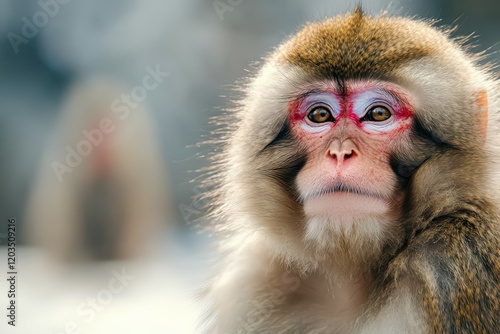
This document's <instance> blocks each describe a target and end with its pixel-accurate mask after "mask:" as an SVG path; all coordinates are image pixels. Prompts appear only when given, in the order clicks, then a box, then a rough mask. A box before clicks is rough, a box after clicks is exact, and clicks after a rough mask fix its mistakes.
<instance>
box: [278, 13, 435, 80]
mask: <svg viewBox="0 0 500 334" xmlns="http://www.w3.org/2000/svg"><path fill="white" fill-rule="evenodd" d="M442 38H443V37H442V36H439V35H437V34H436V32H435V31H434V30H433V29H431V28H430V27H429V26H428V25H426V24H424V23H421V22H416V21H409V20H407V19H403V18H389V17H385V16H383V17H377V18H371V17H367V16H366V15H364V14H363V12H362V10H361V9H360V8H359V7H358V8H357V9H356V10H355V11H354V13H353V14H347V15H345V16H341V17H335V18H332V19H329V20H327V21H325V22H321V23H313V24H310V25H308V26H306V27H305V28H304V29H303V30H302V31H300V32H299V33H298V34H297V35H296V36H295V37H294V38H293V39H292V40H291V41H290V42H289V43H287V45H286V46H285V52H284V56H283V58H284V60H285V61H287V62H290V63H292V64H294V65H297V66H300V67H302V68H304V69H306V70H307V71H308V72H310V73H314V74H316V75H318V76H321V77H324V76H327V75H329V76H331V77H332V78H356V77H366V76H370V75H385V74H387V73H388V72H390V71H392V70H394V69H396V68H397V67H399V66H400V65H402V64H404V63H407V62H408V61H410V60H413V59H418V58H422V57H424V56H426V55H429V54H432V53H434V52H435V51H436V42H439V41H437V40H436V39H442Z"/></svg>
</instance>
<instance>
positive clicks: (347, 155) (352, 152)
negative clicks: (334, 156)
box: [344, 150, 356, 159]
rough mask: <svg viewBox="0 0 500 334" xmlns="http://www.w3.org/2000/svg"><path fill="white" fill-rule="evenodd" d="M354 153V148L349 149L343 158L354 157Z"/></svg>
mask: <svg viewBox="0 0 500 334" xmlns="http://www.w3.org/2000/svg"><path fill="white" fill-rule="evenodd" d="M355 155H356V154H355V153H354V150H351V151H350V152H349V153H346V154H345V155H344V159H349V158H351V157H354V156H355Z"/></svg>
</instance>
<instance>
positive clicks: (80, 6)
mask: <svg viewBox="0 0 500 334" xmlns="http://www.w3.org/2000/svg"><path fill="white" fill-rule="evenodd" d="M359 2H360V1H358V0H356V1H347V0H346V1H332V0H310V1H307V2H306V1H299V0H289V1H284V0H280V1H272V2H271V1H263V0H261V1H258V0H252V1H250V0H231V1H229V0H203V1H202V0H190V1H185V0H184V1H180V0H171V1H164V0H24V1H14V0H3V1H1V2H0V36H4V37H3V38H1V39H0V156H1V157H2V158H1V164H0V182H1V184H2V186H1V192H0V212H1V220H2V223H0V255H1V256H0V268H4V269H2V274H0V278H1V279H0V295H2V298H0V301H1V302H0V303H1V307H0V309H2V310H4V311H2V314H1V319H2V321H1V323H0V328H1V330H0V331H1V332H2V333H23V334H24V333H37V334H39V333H50V334H55V333H58V334H59V333H112V332H120V333H138V332H144V333H192V332H194V325H195V321H196V317H197V312H198V311H197V306H196V305H197V304H196V293H197V291H198V290H199V289H200V287H202V286H203V285H204V284H205V282H206V277H207V276H208V274H209V273H210V269H211V263H212V262H211V260H212V259H213V258H214V257H215V256H216V255H215V251H214V247H213V246H214V245H215V244H216V241H215V240H214V239H213V237H212V236H211V235H210V234H209V233H208V232H201V228H200V226H198V225H201V227H203V225H205V224H206V222H204V221H203V220H201V221H196V218H199V217H200V212H199V211H200V210H201V209H202V203H198V202H197V201H196V200H193V196H195V195H196V194H197V193H198V192H199V189H198V187H197V186H196V183H191V182H190V180H192V179H194V178H195V177H196V176H198V175H199V173H196V170H198V169H199V168H201V167H203V166H204V165H205V164H206V161H205V160H204V159H203V156H204V154H205V153H206V151H208V150H209V149H210V148H208V147H201V148H200V147H198V146H197V145H196V144H197V143H198V142H200V141H203V140H204V139H206V136H207V135H208V134H209V132H210V130H211V129H212V127H211V126H209V124H208V121H209V118H210V117H212V116H214V115H217V114H218V113H219V112H220V110H221V108H224V106H226V105H227V100H226V98H225V97H226V96H231V95H232V94H233V93H232V88H231V86H232V85H233V84H234V83H235V81H237V80H238V79H239V78H242V77H245V76H246V75H248V72H247V70H249V69H250V71H252V69H253V68H254V66H251V64H252V63H254V62H255V61H258V60H260V59H261V57H262V56H264V55H266V54H267V53H269V52H271V51H272V50H273V47H274V46H276V45H277V44H279V43H280V42H281V41H283V40H284V39H286V38H287V36H289V35H290V34H293V33H294V32H295V31H296V30H297V29H298V27H300V26H301V25H302V24H304V23H305V22H307V21H311V20H320V19H323V18H326V17H329V16H332V15H335V14H337V13H342V12H345V11H347V10H351V9H353V8H354V6H355V4H356V3H359ZM361 2H363V1H361ZM364 2H365V3H364V4H363V6H364V9H365V11H366V12H368V13H372V14H375V13H379V12H381V11H383V10H387V11H389V12H390V13H393V14H401V15H410V16H415V17H417V18H431V19H439V20H440V23H439V25H445V26H454V25H458V30H457V32H456V33H455V35H456V36H460V35H469V34H471V33H474V34H475V36H476V37H475V38H474V39H472V41H471V42H472V43H473V44H474V45H477V48H476V50H477V51H482V50H488V54H489V56H488V57H487V59H486V60H487V61H489V62H492V63H493V64H496V65H498V63H499V56H498V54H497V53H496V52H498V50H499V49H500V45H499V42H500V37H499V34H498V32H499V31H500V20H499V19H498V18H499V17H500V2H498V1H497V0H476V1H473V2H471V1H465V0H453V1H452V0H419V1H411V0H406V1H403V0H400V1H397V0H396V1H382V0H379V1H374V0H371V1H364ZM197 156H200V157H201V159H200V158H199V157H197ZM9 218H15V219H16V225H17V230H16V233H17V235H16V237H17V251H16V252H17V254H16V260H17V262H16V270H17V272H18V276H17V296H16V307H17V319H16V327H15V328H14V327H12V326H8V325H7V320H6V319H8V318H6V314H5V315H4V314H3V313H6V311H5V308H6V306H7V303H8V301H7V300H6V298H5V295H6V294H7V291H8V289H9V287H8V286H7V282H6V276H7V274H6V273H7V269H8V268H7V251H6V247H5V246H6V244H7V220H8V219H9Z"/></svg>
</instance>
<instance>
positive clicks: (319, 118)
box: [307, 106, 333, 123]
mask: <svg viewBox="0 0 500 334" xmlns="http://www.w3.org/2000/svg"><path fill="white" fill-rule="evenodd" d="M307 118H308V119H309V120H310V121H311V122H313V123H325V122H333V117H332V114H331V112H330V110H328V109H327V108H325V107H323V106H319V107H315V108H313V109H311V110H310V111H309V112H308V113H307Z"/></svg>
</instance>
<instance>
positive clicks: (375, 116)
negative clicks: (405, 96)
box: [361, 106, 392, 122]
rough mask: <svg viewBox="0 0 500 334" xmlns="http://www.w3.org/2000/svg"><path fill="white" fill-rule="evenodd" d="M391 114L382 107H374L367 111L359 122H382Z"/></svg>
mask: <svg viewBox="0 0 500 334" xmlns="http://www.w3.org/2000/svg"><path fill="white" fill-rule="evenodd" d="M391 116H392V112H391V111H390V110H389V109H388V108H387V107H384V106H375V107H373V108H371V109H370V110H368V112H367V113H366V114H365V116H364V117H363V118H362V119H361V121H370V122H383V121H387V120H388V119H389V118H391Z"/></svg>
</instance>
